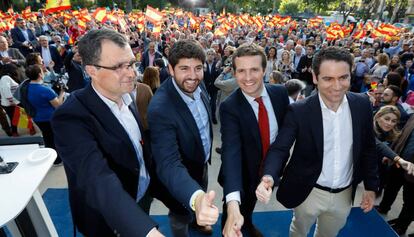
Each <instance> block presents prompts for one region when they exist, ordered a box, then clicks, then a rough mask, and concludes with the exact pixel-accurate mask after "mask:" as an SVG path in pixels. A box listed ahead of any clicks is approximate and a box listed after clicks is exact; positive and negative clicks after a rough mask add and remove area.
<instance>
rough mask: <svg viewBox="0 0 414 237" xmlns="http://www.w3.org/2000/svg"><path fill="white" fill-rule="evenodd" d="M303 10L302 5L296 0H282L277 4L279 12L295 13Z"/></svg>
mask: <svg viewBox="0 0 414 237" xmlns="http://www.w3.org/2000/svg"><path fill="white" fill-rule="evenodd" d="M303 10H304V8H303V5H302V4H301V2H300V1H298V0H282V2H281V3H280V6H279V12H280V13H282V14H286V15H296V14H297V13H299V12H303Z"/></svg>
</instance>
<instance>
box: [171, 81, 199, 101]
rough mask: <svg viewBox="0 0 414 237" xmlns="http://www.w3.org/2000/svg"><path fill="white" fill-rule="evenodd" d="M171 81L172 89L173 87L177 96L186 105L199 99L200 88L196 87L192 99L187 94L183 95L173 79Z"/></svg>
mask: <svg viewBox="0 0 414 237" xmlns="http://www.w3.org/2000/svg"><path fill="white" fill-rule="evenodd" d="M171 79H172V83H173V85H174V87H175V89H176V90H177V92H178V94H179V95H180V96H181V98H182V99H183V100H184V102H185V103H186V104H190V103H192V102H193V101H195V100H199V99H200V97H201V89H200V86H198V87H197V89H196V90H195V91H194V92H193V97H194V99H193V98H191V97H190V96H188V95H187V94H185V93H184V92H183V91H182V90H181V89H180V88H179V87H178V85H177V83H176V82H175V79H174V78H171Z"/></svg>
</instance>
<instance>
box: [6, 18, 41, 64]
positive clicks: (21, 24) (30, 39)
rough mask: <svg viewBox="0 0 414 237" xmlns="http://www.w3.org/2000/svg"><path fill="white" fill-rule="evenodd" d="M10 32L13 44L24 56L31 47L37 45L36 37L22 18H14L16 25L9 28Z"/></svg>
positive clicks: (31, 49) (29, 51)
mask: <svg viewBox="0 0 414 237" xmlns="http://www.w3.org/2000/svg"><path fill="white" fill-rule="evenodd" d="M10 34H11V37H12V39H13V43H14V45H15V46H16V47H17V48H18V49H19V50H20V52H21V53H22V54H23V56H25V57H26V56H27V55H28V54H29V53H32V52H33V47H36V46H37V45H36V44H37V39H36V37H35V35H34V34H33V32H32V30H30V29H28V28H27V26H26V21H25V20H24V19H23V18H17V19H16V26H15V27H14V28H13V29H11V30H10Z"/></svg>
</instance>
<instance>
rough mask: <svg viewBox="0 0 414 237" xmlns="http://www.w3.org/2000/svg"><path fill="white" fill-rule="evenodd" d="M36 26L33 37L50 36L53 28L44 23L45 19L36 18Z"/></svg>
mask: <svg viewBox="0 0 414 237" xmlns="http://www.w3.org/2000/svg"><path fill="white" fill-rule="evenodd" d="M37 23H38V24H37V25H36V26H35V35H36V36H37V37H39V36H41V35H50V34H51V33H52V32H53V31H55V30H54V29H53V27H52V26H51V25H50V24H49V23H47V22H46V21H45V18H43V17H38V18H37Z"/></svg>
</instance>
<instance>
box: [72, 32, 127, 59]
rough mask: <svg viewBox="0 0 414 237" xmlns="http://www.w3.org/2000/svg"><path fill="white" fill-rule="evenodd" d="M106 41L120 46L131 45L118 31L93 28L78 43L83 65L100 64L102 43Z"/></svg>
mask: <svg viewBox="0 0 414 237" xmlns="http://www.w3.org/2000/svg"><path fill="white" fill-rule="evenodd" d="M104 41H110V42H113V43H115V44H116V45H117V46H119V47H120V48H124V47H126V46H127V45H129V44H128V40H127V39H126V38H125V36H124V35H122V34H120V33H118V32H117V31H114V30H110V29H106V28H103V29H99V30H91V31H89V32H88V33H86V35H84V36H82V38H81V39H80V40H79V43H78V51H79V55H80V56H81V58H82V63H83V65H93V64H98V62H99V61H100V60H101V53H102V43H103V42H104Z"/></svg>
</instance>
